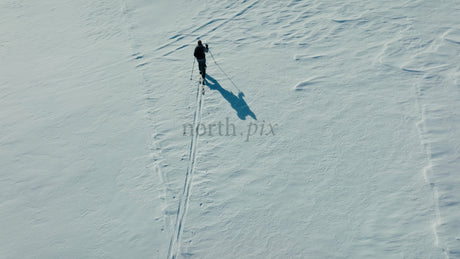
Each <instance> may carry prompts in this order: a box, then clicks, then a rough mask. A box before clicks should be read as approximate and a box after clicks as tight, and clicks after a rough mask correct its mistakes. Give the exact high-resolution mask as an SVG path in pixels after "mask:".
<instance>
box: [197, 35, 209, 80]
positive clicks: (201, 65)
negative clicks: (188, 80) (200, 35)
mask: <svg viewBox="0 0 460 259" xmlns="http://www.w3.org/2000/svg"><path fill="white" fill-rule="evenodd" d="M208 50H209V48H208V44H206V45H205V46H203V43H202V42H201V40H199V41H198V45H197V46H196V47H195V52H194V53H193V56H195V58H196V61H198V69H199V70H200V74H201V77H202V78H203V80H202V83H203V84H204V79H205V77H206V54H205V53H206V52H208Z"/></svg>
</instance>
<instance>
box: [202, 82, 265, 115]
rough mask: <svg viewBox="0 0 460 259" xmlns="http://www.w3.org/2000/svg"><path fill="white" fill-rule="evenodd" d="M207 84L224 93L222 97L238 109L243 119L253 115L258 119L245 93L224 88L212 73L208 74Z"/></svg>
mask: <svg viewBox="0 0 460 259" xmlns="http://www.w3.org/2000/svg"><path fill="white" fill-rule="evenodd" d="M206 81H207V84H206V85H207V86H208V87H209V89H211V90H217V91H219V93H220V94H221V95H222V97H224V98H225V100H227V102H229V103H230V105H231V106H232V108H233V109H234V110H235V111H236V113H237V115H238V117H239V118H240V119H242V120H246V117H247V116H251V117H252V118H253V119H254V120H257V117H256V115H255V114H254V113H253V112H252V111H251V109H250V108H249V106H248V104H247V103H246V101H245V100H244V99H243V98H244V93H243V92H239V93H238V96H236V95H235V94H234V93H232V92H231V91H227V90H226V89H224V88H223V87H222V86H221V85H220V84H219V82H217V80H216V79H214V78H213V77H212V76H210V75H206Z"/></svg>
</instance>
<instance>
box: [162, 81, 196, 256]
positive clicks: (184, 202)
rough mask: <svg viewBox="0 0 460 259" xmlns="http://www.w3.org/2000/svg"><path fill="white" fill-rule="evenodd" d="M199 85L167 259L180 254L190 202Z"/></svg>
mask: <svg viewBox="0 0 460 259" xmlns="http://www.w3.org/2000/svg"><path fill="white" fill-rule="evenodd" d="M200 89H201V83H198V86H197V93H196V110H195V114H194V119H193V132H194V134H192V136H191V138H190V150H189V157H188V160H189V164H188V167H187V172H186V174H185V181H184V188H183V190H182V195H181V198H180V200H179V207H178V209H177V214H176V224H175V225H174V231H173V235H172V237H171V241H170V243H169V249H168V258H171V259H173V258H176V257H177V255H178V254H179V253H180V241H181V236H182V231H183V230H182V227H183V223H184V220H185V216H186V214H187V210H188V202H189V200H190V195H191V185H192V178H193V174H194V172H195V164H196V153H197V145H198V139H199V134H198V130H199V125H200V123H201V116H202V110H203V103H204V98H203V94H201V91H200Z"/></svg>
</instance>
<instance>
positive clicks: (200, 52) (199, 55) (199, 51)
mask: <svg viewBox="0 0 460 259" xmlns="http://www.w3.org/2000/svg"><path fill="white" fill-rule="evenodd" d="M205 52H208V47H207V46H206V47H205V46H203V45H198V46H196V48H195V52H194V53H193V56H195V58H196V59H205V58H206V55H205V54H204V53H205Z"/></svg>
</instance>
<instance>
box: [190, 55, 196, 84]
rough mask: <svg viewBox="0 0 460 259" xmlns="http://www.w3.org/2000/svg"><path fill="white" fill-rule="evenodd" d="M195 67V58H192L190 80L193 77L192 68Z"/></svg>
mask: <svg viewBox="0 0 460 259" xmlns="http://www.w3.org/2000/svg"><path fill="white" fill-rule="evenodd" d="M194 68H195V59H193V65H192V73H190V80H192V77H193V69H194Z"/></svg>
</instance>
